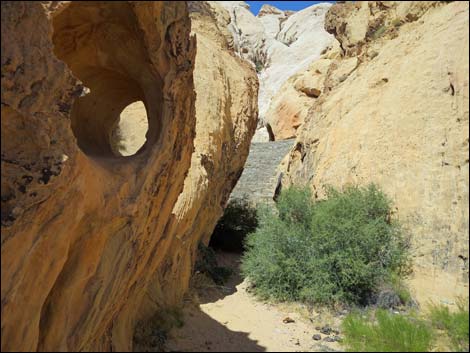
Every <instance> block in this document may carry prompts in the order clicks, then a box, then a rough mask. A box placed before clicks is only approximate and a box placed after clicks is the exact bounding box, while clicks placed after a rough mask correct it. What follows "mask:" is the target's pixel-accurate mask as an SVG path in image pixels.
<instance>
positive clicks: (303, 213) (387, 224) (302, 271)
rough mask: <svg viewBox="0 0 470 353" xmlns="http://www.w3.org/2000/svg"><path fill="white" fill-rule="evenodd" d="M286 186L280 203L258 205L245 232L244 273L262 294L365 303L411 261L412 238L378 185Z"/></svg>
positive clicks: (313, 300) (314, 301)
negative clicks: (314, 189)
mask: <svg viewBox="0 0 470 353" xmlns="http://www.w3.org/2000/svg"><path fill="white" fill-rule="evenodd" d="M327 196H328V197H327V199H326V200H324V201H318V202H313V201H312V197H311V193H310V190H309V189H308V188H295V187H293V188H290V189H287V190H284V191H283V192H282V193H281V195H280V197H279V200H278V203H277V210H276V209H272V208H266V207H265V208H263V209H260V210H259V212H258V213H259V227H258V229H257V230H256V231H255V232H254V233H252V234H250V235H249V236H248V237H247V240H246V249H247V250H246V252H245V254H244V256H243V258H242V273H243V275H244V276H246V277H249V279H250V281H251V282H252V283H253V285H254V287H255V290H256V292H257V293H258V294H260V295H261V296H263V297H265V298H271V299H276V300H281V301H285V300H301V301H304V302H307V303H322V304H334V303H336V302H347V303H355V304H365V303H367V302H368V300H369V299H370V298H371V295H372V294H373V293H374V292H375V291H376V290H377V289H378V287H379V285H381V284H382V283H383V282H384V281H387V280H388V279H389V278H390V275H391V273H392V272H396V273H400V272H402V270H403V269H404V268H405V267H406V265H407V259H408V251H407V249H408V246H407V242H406V241H405V240H404V237H403V235H402V231H401V228H400V227H399V225H398V224H397V223H396V222H394V221H391V219H390V204H391V203H390V200H389V199H388V198H387V197H386V196H385V195H384V194H383V193H382V192H381V191H380V190H379V189H378V188H377V187H376V186H375V185H370V186H368V187H362V188H361V187H348V188H346V189H345V190H344V192H339V191H337V190H334V189H330V190H329V191H328V195H327Z"/></svg>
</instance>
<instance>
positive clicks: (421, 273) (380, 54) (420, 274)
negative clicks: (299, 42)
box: [284, 1, 469, 304]
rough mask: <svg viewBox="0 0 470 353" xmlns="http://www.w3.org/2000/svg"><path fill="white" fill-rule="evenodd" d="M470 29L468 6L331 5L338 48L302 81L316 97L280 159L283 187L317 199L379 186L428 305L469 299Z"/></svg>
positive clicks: (416, 286)
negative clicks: (404, 233) (409, 249)
mask: <svg viewBox="0 0 470 353" xmlns="http://www.w3.org/2000/svg"><path fill="white" fill-rule="evenodd" d="M468 22H469V5H468V3H467V2H452V3H442V2H441V3H433V2H389V1H387V2H368V3H367V2H355V3H352V2H351V3H346V4H337V5H334V6H333V7H332V8H331V9H330V11H329V12H328V14H327V16H326V27H327V29H328V30H330V31H332V32H333V33H335V35H336V37H337V39H338V40H339V42H340V43H341V47H342V48H343V50H342V49H341V48H339V49H338V48H337V49H336V50H331V51H330V52H328V53H326V54H325V55H324V56H322V58H321V60H320V61H317V62H315V63H313V64H312V65H311V67H310V70H309V71H307V72H306V73H305V74H303V76H304V77H305V76H307V77H308V80H310V81H311V82H312V84H311V85H310V84H309V85H310V87H312V88H316V89H318V90H319V91H320V95H319V96H318V98H315V97H312V98H311V99H312V100H311V102H312V103H311V104H310V106H309V108H308V109H307V111H306V112H305V115H306V117H305V119H306V122H305V124H304V125H302V126H301V127H300V128H299V135H298V138H297V142H296V146H295V148H294V149H292V151H291V152H290V153H289V155H288V156H287V157H286V159H285V160H284V171H285V173H286V176H285V178H284V185H288V184H291V183H296V184H303V183H307V184H309V185H311V187H312V188H313V190H314V193H315V195H316V197H318V198H321V197H323V196H324V187H325V186H326V185H334V186H337V187H341V186H344V185H346V184H361V185H364V184H367V183H369V182H375V183H377V184H378V185H380V187H381V188H382V189H383V190H384V191H385V192H386V193H387V194H388V195H389V196H390V197H391V198H392V199H393V200H394V202H395V205H396V210H395V212H396V217H398V218H399V219H400V220H401V221H402V222H403V223H404V224H405V226H406V228H407V229H408V230H409V231H410V233H411V235H412V237H413V245H414V247H413V252H414V274H413V277H412V278H411V280H410V283H411V284H412V289H413V291H414V294H415V295H416V296H417V298H418V299H419V301H420V302H421V303H423V304H425V303H426V301H427V300H428V299H432V300H452V299H453V298H455V297H456V296H458V295H462V296H468V257H469V249H468V245H469V244H468V242H469V238H468V232H469V208H468V207H469V206H468V202H469V196H468V195H469V190H468V189H469V184H468V178H469V162H468V153H469V126H468V124H469V108H468V105H469V83H468V77H469V68H468V66H469V59H468V58H469V30H468V25H469V23H468ZM340 54H341V55H342V56H341V57H338V55H340ZM295 82H296V81H295ZM291 84H294V82H292V83H291ZM315 95H316V94H315Z"/></svg>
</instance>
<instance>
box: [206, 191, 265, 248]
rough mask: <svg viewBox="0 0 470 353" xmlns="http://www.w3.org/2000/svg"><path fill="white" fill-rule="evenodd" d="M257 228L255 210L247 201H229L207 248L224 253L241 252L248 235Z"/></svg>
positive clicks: (243, 199)
mask: <svg viewBox="0 0 470 353" xmlns="http://www.w3.org/2000/svg"><path fill="white" fill-rule="evenodd" d="M257 226H258V217H257V214H256V209H255V208H254V207H253V206H251V204H250V203H249V201H248V199H247V198H246V197H244V198H238V199H233V200H231V201H230V202H229V203H228V205H227V207H226V208H225V211H224V214H223V216H222V218H220V220H219V222H218V223H217V225H216V226H215V229H214V232H213V233H212V236H211V241H210V243H209V246H211V247H213V248H216V249H221V250H224V251H232V252H241V251H242V250H243V241H244V239H245V237H246V236H247V234H248V233H251V232H253V231H254V230H255V229H256V227H257Z"/></svg>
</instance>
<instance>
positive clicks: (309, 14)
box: [211, 1, 334, 125]
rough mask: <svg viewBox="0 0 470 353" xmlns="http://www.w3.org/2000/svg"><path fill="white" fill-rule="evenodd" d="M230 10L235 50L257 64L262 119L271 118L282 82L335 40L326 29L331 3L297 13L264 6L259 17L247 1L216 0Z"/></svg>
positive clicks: (230, 26) (305, 65)
mask: <svg viewBox="0 0 470 353" xmlns="http://www.w3.org/2000/svg"><path fill="white" fill-rule="evenodd" d="M211 3H212V4H213V6H222V7H224V8H225V9H226V10H228V12H229V13H230V17H231V22H230V24H229V25H228V29H229V30H230V32H231V33H232V35H233V39H234V42H233V45H234V48H235V50H236V51H237V52H238V53H239V55H240V56H242V57H243V58H245V59H247V60H249V61H251V62H252V63H253V65H255V66H256V68H257V71H258V77H259V80H260V91H259V96H258V102H259V121H260V125H265V123H266V122H268V121H269V117H267V116H266V112H267V111H268V109H269V106H270V104H271V101H272V99H273V97H274V96H275V95H276V94H277V93H278V91H279V89H280V88H281V86H282V84H283V83H284V82H285V81H286V80H287V79H289V77H291V76H292V75H294V74H296V73H297V72H299V71H303V70H305V69H306V68H307V67H308V65H309V64H310V63H311V62H312V61H313V60H316V59H317V58H319V56H320V53H321V52H322V51H323V50H324V49H325V48H326V47H327V46H328V45H329V44H331V42H332V41H333V40H334V37H333V36H332V35H330V34H329V33H327V32H326V31H325V29H324V28H323V24H324V18H325V13H326V12H327V10H328V9H329V8H330V6H331V4H329V3H322V4H317V5H313V6H310V7H308V8H305V9H303V10H301V11H298V12H293V11H282V10H279V9H277V8H276V7H274V6H271V5H263V7H262V8H261V10H260V12H259V13H258V15H257V16H255V15H253V14H252V13H251V11H250V10H249V5H248V4H247V3H246V2H244V1H213V2H211Z"/></svg>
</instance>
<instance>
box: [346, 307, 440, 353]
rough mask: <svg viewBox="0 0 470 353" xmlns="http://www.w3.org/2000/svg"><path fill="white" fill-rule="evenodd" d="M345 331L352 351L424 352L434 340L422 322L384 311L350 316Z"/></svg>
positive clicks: (429, 329) (347, 346)
mask: <svg viewBox="0 0 470 353" xmlns="http://www.w3.org/2000/svg"><path fill="white" fill-rule="evenodd" d="M374 316H375V317H374ZM342 328H343V333H344V340H343V344H344V345H345V347H346V348H347V350H348V351H350V352H425V351H428V350H429V348H430V346H431V341H432V329H431V328H430V327H429V325H427V324H426V323H425V322H424V321H423V320H420V319H418V318H417V317H414V316H409V317H408V316H404V315H400V314H393V313H391V312H389V311H385V310H377V311H376V312H375V315H372V313H367V314H362V315H361V314H359V313H352V314H349V315H348V316H347V317H346V318H345V320H344V321H343V324H342Z"/></svg>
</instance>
